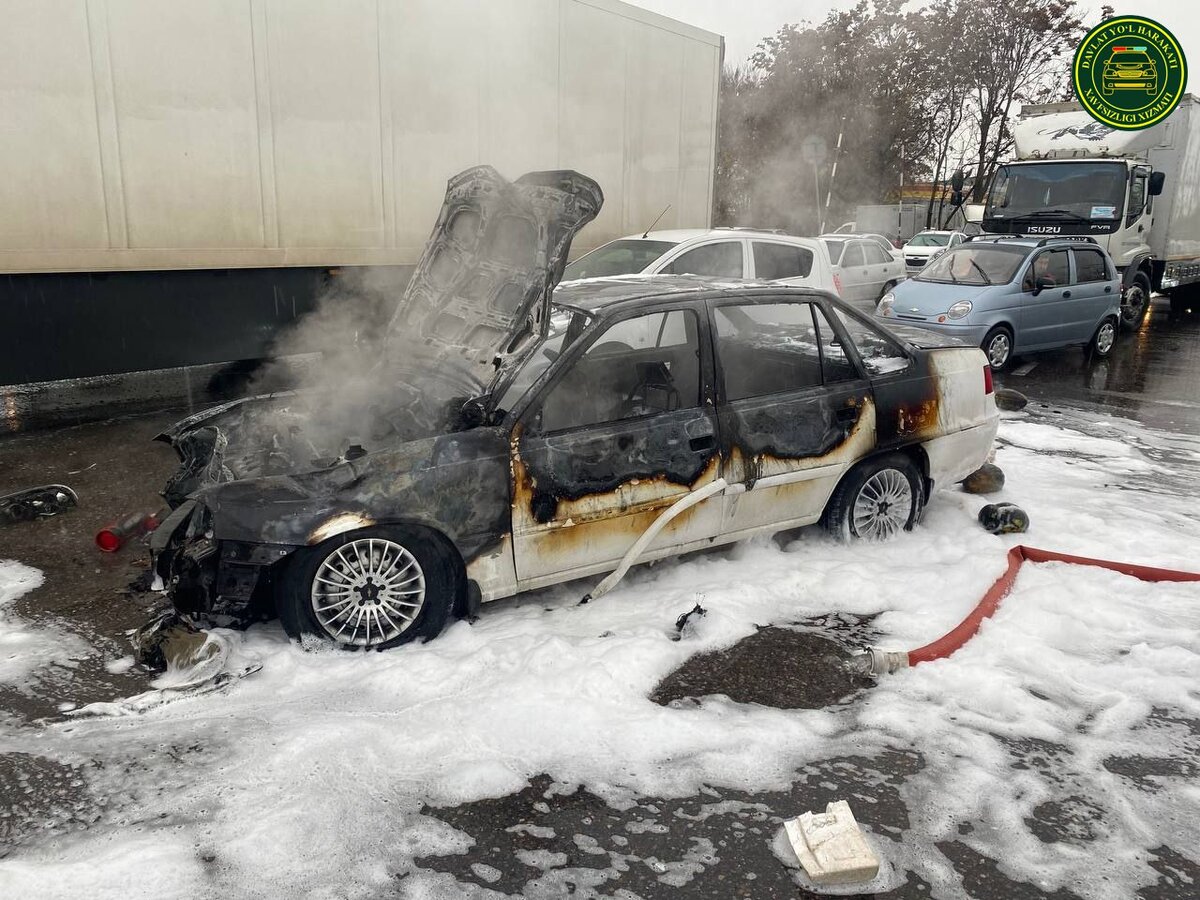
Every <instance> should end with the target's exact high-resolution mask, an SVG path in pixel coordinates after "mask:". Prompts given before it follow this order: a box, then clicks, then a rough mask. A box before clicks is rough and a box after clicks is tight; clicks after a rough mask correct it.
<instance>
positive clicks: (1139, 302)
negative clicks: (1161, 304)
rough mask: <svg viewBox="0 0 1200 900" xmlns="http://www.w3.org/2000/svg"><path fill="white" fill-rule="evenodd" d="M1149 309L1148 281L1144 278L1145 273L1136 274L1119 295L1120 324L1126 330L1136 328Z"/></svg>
mask: <svg viewBox="0 0 1200 900" xmlns="http://www.w3.org/2000/svg"><path fill="white" fill-rule="evenodd" d="M1149 308H1150V279H1149V278H1147V277H1146V273H1145V272H1138V273H1137V274H1136V275H1134V276H1133V281H1131V282H1130V284H1129V287H1127V288H1125V291H1124V292H1123V293H1122V294H1121V324H1123V325H1124V326H1125V327H1127V328H1136V327H1137V326H1138V325H1140V324H1142V319H1143V318H1145V316H1146V310H1147V309H1149Z"/></svg>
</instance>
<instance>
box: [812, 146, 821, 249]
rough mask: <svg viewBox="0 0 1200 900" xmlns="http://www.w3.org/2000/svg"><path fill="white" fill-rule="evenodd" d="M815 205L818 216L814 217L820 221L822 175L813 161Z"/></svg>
mask: <svg viewBox="0 0 1200 900" xmlns="http://www.w3.org/2000/svg"><path fill="white" fill-rule="evenodd" d="M813 205H814V207H815V208H814V210H813V212H815V213H816V216H814V218H815V219H816V221H817V222H820V221H821V175H820V170H819V169H818V168H817V164H816V163H813ZM817 234H821V232H819V231H818V232H817Z"/></svg>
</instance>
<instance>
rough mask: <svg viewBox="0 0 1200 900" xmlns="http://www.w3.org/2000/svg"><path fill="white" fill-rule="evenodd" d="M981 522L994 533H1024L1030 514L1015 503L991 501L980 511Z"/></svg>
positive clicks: (1027, 526) (1027, 528) (985, 529)
mask: <svg viewBox="0 0 1200 900" xmlns="http://www.w3.org/2000/svg"><path fill="white" fill-rule="evenodd" d="M979 524H980V525H982V526H983V528H984V531H990V532H991V533H992V534H1024V533H1025V532H1026V531H1028V530H1029V516H1028V515H1026V513H1025V510H1023V509H1021V507H1019V506H1017V505H1016V504H1015V503H989V504H988V505H987V506H985V507H984V508H983V509H981V510H980V511H979Z"/></svg>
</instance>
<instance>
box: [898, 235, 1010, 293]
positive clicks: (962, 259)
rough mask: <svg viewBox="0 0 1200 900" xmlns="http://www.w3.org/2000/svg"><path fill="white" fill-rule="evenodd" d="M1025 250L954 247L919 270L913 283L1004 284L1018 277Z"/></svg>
mask: <svg viewBox="0 0 1200 900" xmlns="http://www.w3.org/2000/svg"><path fill="white" fill-rule="evenodd" d="M1028 252H1029V251H1028V249H1027V248H1024V247H1006V246H1004V245H1001V244H993V245H991V246H971V247H956V248H955V249H953V250H951V251H949V252H948V253H944V254H942V255H941V256H939V257H938V258H937V259H935V260H934V261H933V262H931V263H930V264H929V265H928V266H926V267H925V268H924V269H922V270H921V273H920V274H919V275H917V276H916V278H915V280H916V281H935V282H937V283H939V284H975V285H981V284H982V285H987V284H1007V283H1008V282H1010V281H1012V279H1013V276H1014V275H1016V274H1017V269H1018V268H1020V266H1021V261H1022V260H1024V259H1025V256H1026V254H1027V253H1028Z"/></svg>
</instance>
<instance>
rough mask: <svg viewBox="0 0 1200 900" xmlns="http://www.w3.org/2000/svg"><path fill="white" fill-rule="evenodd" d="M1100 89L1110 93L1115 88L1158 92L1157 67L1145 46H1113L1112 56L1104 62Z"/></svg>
mask: <svg viewBox="0 0 1200 900" xmlns="http://www.w3.org/2000/svg"><path fill="white" fill-rule="evenodd" d="M1100 90H1101V91H1102V92H1103V93H1104V94H1105V95H1109V96H1111V95H1112V92H1113V91H1117V90H1139V91H1145V92H1146V93H1147V94H1157V93H1158V69H1157V67H1156V66H1155V65H1154V60H1153V59H1151V58H1150V55H1149V54H1148V53H1146V48H1145V47H1113V48H1112V56H1110V57H1109V58H1108V62H1106V63H1105V64H1104V74H1103V75H1102V76H1101V80H1100Z"/></svg>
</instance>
